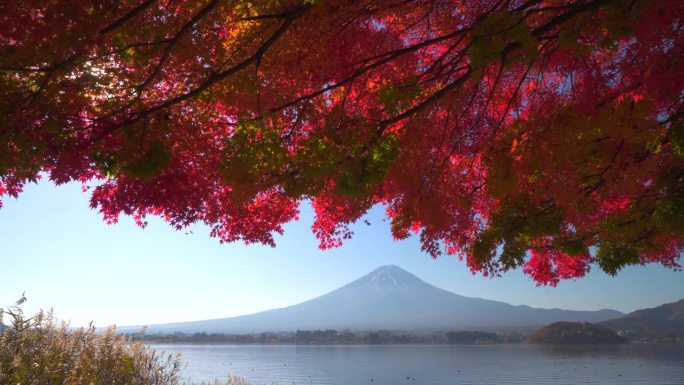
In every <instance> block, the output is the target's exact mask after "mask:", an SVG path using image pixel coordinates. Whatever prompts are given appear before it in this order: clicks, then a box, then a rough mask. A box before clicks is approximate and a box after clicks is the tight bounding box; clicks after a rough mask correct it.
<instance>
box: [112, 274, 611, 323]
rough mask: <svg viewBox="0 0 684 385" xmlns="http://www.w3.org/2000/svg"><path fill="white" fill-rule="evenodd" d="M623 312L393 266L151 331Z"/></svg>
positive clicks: (587, 317) (593, 317)
mask: <svg viewBox="0 0 684 385" xmlns="http://www.w3.org/2000/svg"><path fill="white" fill-rule="evenodd" d="M623 315H624V314H623V313H620V312H618V311H615V310H607V309H604V310H598V311H575V310H561V309H539V308H532V307H530V306H525V305H520V306H514V305H510V304H507V303H504V302H498V301H491V300H486V299H480V298H470V297H464V296H461V295H458V294H455V293H452V292H450V291H446V290H442V289H440V288H437V287H435V286H432V285H430V284H428V283H426V282H424V281H422V280H421V279H419V278H418V277H416V276H415V275H413V274H411V273H409V272H407V271H406V270H403V269H402V268H400V267H398V266H394V265H389V266H382V267H379V268H377V269H376V270H374V271H372V272H370V273H369V274H367V275H365V276H363V277H361V278H359V279H357V280H356V281H353V282H351V283H349V284H347V285H345V286H342V287H340V288H339V289H337V290H334V291H332V292H330V293H328V294H325V295H322V296H320V297H317V298H314V299H311V300H309V301H306V302H302V303H300V304H297V305H293V306H289V307H284V308H280V309H273V310H267V311H263V312H259V313H254V314H249V315H243V316H238V317H231V318H219V319H212V320H205V321H194V322H183V323H171V324H161V325H151V326H149V327H148V328H147V333H148V334H154V333H173V332H185V333H195V332H206V333H259V332H267V331H270V332H278V331H295V330H298V329H302V330H312V329H337V330H343V329H349V330H365V331H369V330H380V329H388V330H408V331H436V330H443V331H447V330H497V329H505V328H526V327H537V326H542V325H546V324H549V323H552V322H556V321H575V322H585V321H586V322H592V323H595V322H600V321H606V320H610V319H614V318H618V317H621V316H623ZM136 328H137V327H122V328H119V331H123V332H127V331H129V332H130V331H134V330H137V329H136Z"/></svg>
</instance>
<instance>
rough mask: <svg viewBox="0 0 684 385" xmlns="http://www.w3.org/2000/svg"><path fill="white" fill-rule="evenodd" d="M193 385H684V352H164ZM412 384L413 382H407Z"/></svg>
mask: <svg viewBox="0 0 684 385" xmlns="http://www.w3.org/2000/svg"><path fill="white" fill-rule="evenodd" d="M155 348H156V349H157V350H164V351H166V352H176V351H180V352H182V354H183V359H184V360H185V361H186V362H187V363H188V366H187V368H186V369H185V371H184V375H185V377H186V378H189V379H191V380H192V381H197V382H199V381H209V380H213V379H215V378H224V379H225V378H226V377H227V376H228V375H235V376H240V377H243V378H245V379H246V380H247V381H248V382H249V383H251V384H252V385H260V384H266V385H273V384H278V385H289V384H293V383H295V384H297V385H366V384H369V385H409V384H421V385H443V384H497V385H498V384H520V385H523V384H525V385H527V384H544V385H558V384H620V385H623V384H635V385H636V384H638V385H665V384H667V385H684V345H641V344H631V345H622V346H592V347H589V346H582V347H553V346H540V345H486V346H481V345H456V346H448V345H402V346H397V345H384V346H369V345H353V346H344V345H341V346H340V345H336V346H335V345H333V346H293V345H157V346H155ZM407 377H408V379H407Z"/></svg>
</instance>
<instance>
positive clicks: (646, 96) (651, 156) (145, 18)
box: [0, 0, 684, 285]
mask: <svg viewBox="0 0 684 385" xmlns="http://www.w3.org/2000/svg"><path fill="white" fill-rule="evenodd" d="M0 21H1V22H0V90H2V98H1V99H0V195H3V194H8V195H11V196H16V195H17V194H18V193H20V191H21V189H22V186H23V185H24V184H25V183H27V182H29V181H35V180H36V179H38V178H39V177H40V175H41V174H44V173H46V174H47V175H49V177H50V179H51V180H52V181H54V182H55V183H65V182H68V181H74V180H77V181H81V182H82V183H83V184H84V186H91V185H92V186H93V187H92V188H91V187H86V188H90V189H91V190H92V197H91V205H92V207H93V208H96V209H98V210H99V211H100V212H101V213H102V214H103V216H104V219H105V220H106V221H107V222H116V221H117V219H118V217H119V215H121V214H124V215H131V216H133V217H134V218H135V220H136V222H137V223H138V224H140V225H144V224H145V217H146V216H147V215H158V216H161V217H163V218H165V219H166V220H167V221H169V222H170V223H171V224H172V225H173V226H175V227H177V228H183V227H185V226H188V225H190V224H192V223H195V222H203V223H205V224H207V225H208V226H210V227H211V229H212V233H211V234H212V236H215V237H217V238H219V239H220V240H221V241H222V242H231V241H243V242H259V243H263V244H269V245H273V234H274V233H282V231H283V229H282V225H283V224H284V223H287V222H289V221H292V220H295V219H297V215H298V206H299V204H300V202H302V201H303V200H311V204H312V206H313V207H314V209H315V212H316V219H315V223H314V224H313V231H314V233H315V235H316V236H317V237H318V239H320V247H321V248H324V249H325V248H331V247H337V246H339V245H340V244H341V243H342V242H343V241H344V240H345V239H348V238H350V237H351V236H352V233H351V231H350V229H349V227H348V226H349V224H351V223H353V222H355V221H356V220H358V219H359V218H361V217H362V216H363V215H364V213H366V211H367V210H368V209H369V208H371V207H372V206H374V205H376V204H382V205H384V206H385V207H386V211H387V217H388V218H389V220H390V221H391V228H392V233H393V235H394V237H395V238H397V239H403V238H406V237H408V236H410V234H412V233H417V234H419V236H420V240H421V242H422V248H423V250H424V251H426V252H428V253H429V254H431V255H432V256H434V257H437V256H439V255H441V254H444V253H447V254H458V255H459V256H461V257H462V258H464V259H465V260H466V262H467V264H468V266H469V267H470V268H471V269H472V270H473V271H474V272H478V271H479V272H482V273H483V274H485V275H497V274H499V273H501V272H504V271H507V270H509V269H512V268H518V267H522V269H523V270H524V271H525V272H526V273H527V274H529V275H530V276H531V277H532V278H533V279H534V280H535V281H536V282H538V283H540V284H551V285H554V284H556V283H557V282H558V281H559V280H560V279H568V278H577V277H581V276H583V275H584V274H586V273H587V271H588V270H589V268H590V266H591V265H592V264H597V265H598V266H599V267H600V268H601V269H603V270H604V271H606V272H608V273H610V274H615V273H617V272H618V271H619V270H620V269H621V268H622V267H624V266H626V265H631V264H645V263H651V262H656V263H661V264H663V265H665V266H667V267H670V268H678V264H677V261H678V258H679V253H680V252H681V251H682V250H683V249H684V233H683V231H684V189H683V187H684V129H683V128H682V111H683V109H682V102H683V97H684V92H683V87H684V69H683V68H682V57H684V55H683V53H684V52H683V47H684V45H683V40H684V33H682V29H683V28H684V2H682V1H679V0H580V1H565V0H528V1H521V0H517V1H511V0H508V1H506V0H482V1H458V0H375V1H374V0H358V1H345V0H304V1H302V0H282V1H272V0H268V1H267V0H263V1H257V2H247V1H243V0H223V1H219V0H211V1H208V0H205V1H175V0H159V1H155V0H145V1H142V0H92V1H85V0H78V1H65V0H23V1H18V0H15V1H12V0H10V1H5V2H3V4H2V5H0Z"/></svg>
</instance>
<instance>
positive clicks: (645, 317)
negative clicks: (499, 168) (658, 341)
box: [601, 299, 684, 337]
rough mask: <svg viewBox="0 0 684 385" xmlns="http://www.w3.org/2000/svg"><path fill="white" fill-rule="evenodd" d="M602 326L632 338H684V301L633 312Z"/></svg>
mask: <svg viewBox="0 0 684 385" xmlns="http://www.w3.org/2000/svg"><path fill="white" fill-rule="evenodd" d="M601 325H603V326H605V327H608V328H610V329H613V330H615V331H617V332H618V333H620V334H621V335H626V336H630V337H647V336H657V335H665V334H675V335H680V336H684V299H682V300H680V301H678V302H672V303H666V304H664V305H661V306H658V307H654V308H649V309H641V310H637V311H633V312H631V313H629V314H627V315H626V316H624V317H622V318H618V319H613V320H609V321H605V322H601Z"/></svg>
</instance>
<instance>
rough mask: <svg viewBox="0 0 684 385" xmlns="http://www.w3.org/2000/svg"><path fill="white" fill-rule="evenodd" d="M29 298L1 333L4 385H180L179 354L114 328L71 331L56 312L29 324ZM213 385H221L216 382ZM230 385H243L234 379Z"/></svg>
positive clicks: (0, 318) (12, 311) (9, 312)
mask: <svg viewBox="0 0 684 385" xmlns="http://www.w3.org/2000/svg"><path fill="white" fill-rule="evenodd" d="M24 301H25V298H22V299H20V300H19V301H18V302H17V303H16V305H14V306H11V307H9V308H8V309H7V310H6V311H5V312H4V314H3V311H2V310H1V309H0V324H2V323H3V315H6V316H8V317H6V318H8V321H9V324H6V325H5V327H4V328H3V329H2V331H1V332H0V384H22V385H91V384H92V385H115V384H121V385H180V384H182V383H183V382H182V380H181V370H182V367H183V364H182V361H181V359H180V355H179V354H170V355H166V354H164V353H163V352H162V353H158V352H156V351H154V350H153V349H152V348H150V347H149V346H148V345H146V344H144V343H142V342H140V341H132V340H131V339H130V338H128V337H125V336H119V335H117V334H116V330H115V328H114V327H110V328H108V329H107V330H105V331H104V332H96V330H95V328H94V327H93V326H92V324H91V325H90V326H89V327H87V328H78V329H72V328H69V326H68V324H66V323H63V322H62V323H59V322H57V321H56V320H55V319H54V317H53V315H52V312H47V313H45V312H43V311H40V312H38V313H37V314H36V315H35V316H33V317H30V318H27V317H25V316H24V314H23V312H22V310H21V304H22V303H23V302H24ZM214 384H216V385H218V384H221V383H220V382H218V381H216V382H215V383H214ZM225 384H226V385H244V382H243V381H242V380H241V379H238V378H230V379H229V380H228V382H226V383H225Z"/></svg>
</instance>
